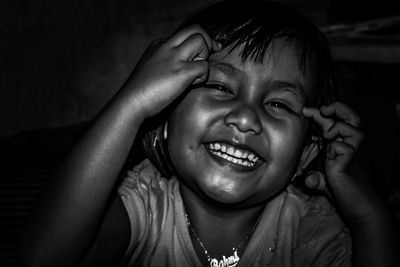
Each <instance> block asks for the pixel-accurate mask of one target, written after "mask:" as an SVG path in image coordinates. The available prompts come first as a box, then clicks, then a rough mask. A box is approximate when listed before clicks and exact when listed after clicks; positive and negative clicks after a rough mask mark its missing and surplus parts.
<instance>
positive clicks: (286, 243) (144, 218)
mask: <svg viewBox="0 0 400 267" xmlns="http://www.w3.org/2000/svg"><path fill="white" fill-rule="evenodd" d="M118 193H119V194H120V196H121V198H122V201H123V203H124V205H125V208H126V210H127V213H128V216H129V219H130V226H131V237H130V243H129V246H128V249H127V250H126V252H125V255H124V258H123V260H122V266H151V267H163V266H171V267H181V266H182V267H183V266H185V267H187V266H202V264H201V263H200V260H199V258H198V255H197V254H196V252H195V249H194V246H193V243H192V240H191V238H190V235H189V230H188V226H187V224H186V220H185V214H184V206H183V203H182V198H181V194H180V191H179V181H178V180H177V179H176V178H172V179H167V178H165V177H162V175H161V174H160V172H159V171H158V170H157V169H156V168H155V167H154V165H153V164H151V162H150V161H149V160H144V161H143V162H141V163H140V164H138V165H137V166H136V167H135V168H134V169H133V170H132V171H129V172H128V173H127V176H126V177H125V178H124V180H123V182H122V184H121V186H120V188H119V190H118ZM236 266H238V267H240V266H246V267H249V266H254V267H258V266H279V267H285V266H288V267H289V266H301V267H305V266H324V267H326V266H351V239H350V237H349V233H348V231H347V229H346V228H345V226H344V224H343V222H342V221H341V220H340V218H339V216H338V215H337V214H336V212H335V210H334V208H333V207H332V206H331V205H330V204H329V202H328V201H327V200H326V199H325V198H323V197H316V196H307V195H305V194H303V193H302V192H300V191H299V190H298V189H296V188H294V187H293V186H289V187H288V188H287V189H286V190H285V191H284V192H282V193H281V194H279V195H278V196H277V197H275V198H274V199H273V200H271V201H270V202H268V204H267V205H266V207H265V209H264V211H263V213H262V215H261V219H260V221H259V223H258V225H257V227H256V229H255V230H254V233H253V235H252V236H251V238H250V240H249V243H248V245H247V247H246V249H245V251H244V253H243V255H242V256H241V258H240V261H239V263H238V265H236Z"/></svg>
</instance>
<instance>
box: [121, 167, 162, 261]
mask: <svg viewBox="0 0 400 267" xmlns="http://www.w3.org/2000/svg"><path fill="white" fill-rule="evenodd" d="M168 191H169V190H168V180H167V179H166V178H163V177H161V174H160V173H159V172H158V170H157V169H156V168H155V167H154V166H153V165H152V164H151V163H150V161H149V160H144V161H143V162H141V163H140V164H138V165H137V166H136V167H135V168H134V169H133V170H131V171H128V172H127V173H126V176H125V177H124V179H123V181H122V183H121V185H120V187H119V189H118V194H119V195H120V197H121V199H122V202H123V204H124V206H125V209H126V211H127V214H128V217H129V220H130V227H131V237H130V242H129V246H128V249H127V251H126V252H125V256H124V258H123V261H122V265H125V264H126V263H127V262H134V261H135V260H136V259H138V258H139V257H140V255H141V253H142V252H143V251H144V250H146V251H148V247H149V246H151V244H153V243H154V241H155V240H154V239H157V236H158V234H159V232H160V231H161V228H162V225H163V221H164V213H165V210H166V203H167V200H166V198H167V197H168ZM124 262H125V264H124Z"/></svg>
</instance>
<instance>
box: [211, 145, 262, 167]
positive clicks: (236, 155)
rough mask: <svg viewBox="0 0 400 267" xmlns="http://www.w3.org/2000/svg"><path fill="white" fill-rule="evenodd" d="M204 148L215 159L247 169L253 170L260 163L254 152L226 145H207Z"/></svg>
mask: <svg viewBox="0 0 400 267" xmlns="http://www.w3.org/2000/svg"><path fill="white" fill-rule="evenodd" d="M206 148H207V150H208V151H209V152H210V153H212V154H213V155H215V156H216V157H219V158H221V159H224V160H226V161H229V162H231V163H233V164H237V165H240V166H244V167H247V168H254V167H255V166H257V165H258V164H259V163H260V162H261V160H260V157H259V156H258V155H257V154H255V153H254V152H251V151H249V150H246V149H239V148H237V147H235V146H232V145H229V144H226V143H219V142H213V143H207V144H206Z"/></svg>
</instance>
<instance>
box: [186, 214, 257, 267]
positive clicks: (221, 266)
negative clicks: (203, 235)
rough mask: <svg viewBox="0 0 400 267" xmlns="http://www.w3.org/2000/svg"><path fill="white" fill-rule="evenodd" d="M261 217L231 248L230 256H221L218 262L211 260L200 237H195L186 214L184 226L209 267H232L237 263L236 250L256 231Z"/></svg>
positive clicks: (214, 259)
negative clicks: (197, 244) (201, 251)
mask: <svg viewBox="0 0 400 267" xmlns="http://www.w3.org/2000/svg"><path fill="white" fill-rule="evenodd" d="M260 218H261V216H260V217H259V218H258V220H257V221H256V223H255V224H254V226H253V228H252V229H251V231H250V232H249V233H248V234H247V235H246V236H245V237H244V238H243V240H242V241H241V242H240V243H239V244H238V245H237V246H236V247H233V248H232V255H231V256H228V257H226V256H225V255H222V259H221V260H218V259H217V258H213V257H211V256H210V254H209V253H208V250H207V248H206V246H205V245H204V243H203V242H202V241H201V239H200V237H199V236H198V235H197V232H196V230H195V229H194V227H193V226H192V224H191V223H190V220H189V217H188V215H187V213H186V212H185V220H186V224H187V226H188V227H189V229H190V231H191V232H192V234H193V236H194V238H195V239H196V241H197V242H198V243H199V245H200V247H201V248H202V249H203V252H204V255H205V256H206V258H207V260H208V262H209V263H210V267H234V266H236V265H237V264H238V263H239V260H240V257H239V255H238V250H239V249H240V248H241V247H242V246H243V245H244V244H245V243H246V242H247V240H248V239H249V238H250V236H251V235H252V234H253V232H254V230H255V229H256V226H257V224H258V222H259V221H260Z"/></svg>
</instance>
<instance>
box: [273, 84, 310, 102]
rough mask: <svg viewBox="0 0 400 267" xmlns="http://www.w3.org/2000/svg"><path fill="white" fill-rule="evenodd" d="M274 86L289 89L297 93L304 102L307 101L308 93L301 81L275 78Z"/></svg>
mask: <svg viewBox="0 0 400 267" xmlns="http://www.w3.org/2000/svg"><path fill="white" fill-rule="evenodd" d="M272 87H273V88H275V89H283V90H287V91H289V92H291V93H293V94H295V95H296V96H297V97H298V98H299V99H300V100H301V101H302V102H303V103H307V100H308V99H307V94H306V91H305V90H304V88H303V86H302V84H301V83H298V82H288V81H281V80H274V81H273V82H272Z"/></svg>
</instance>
